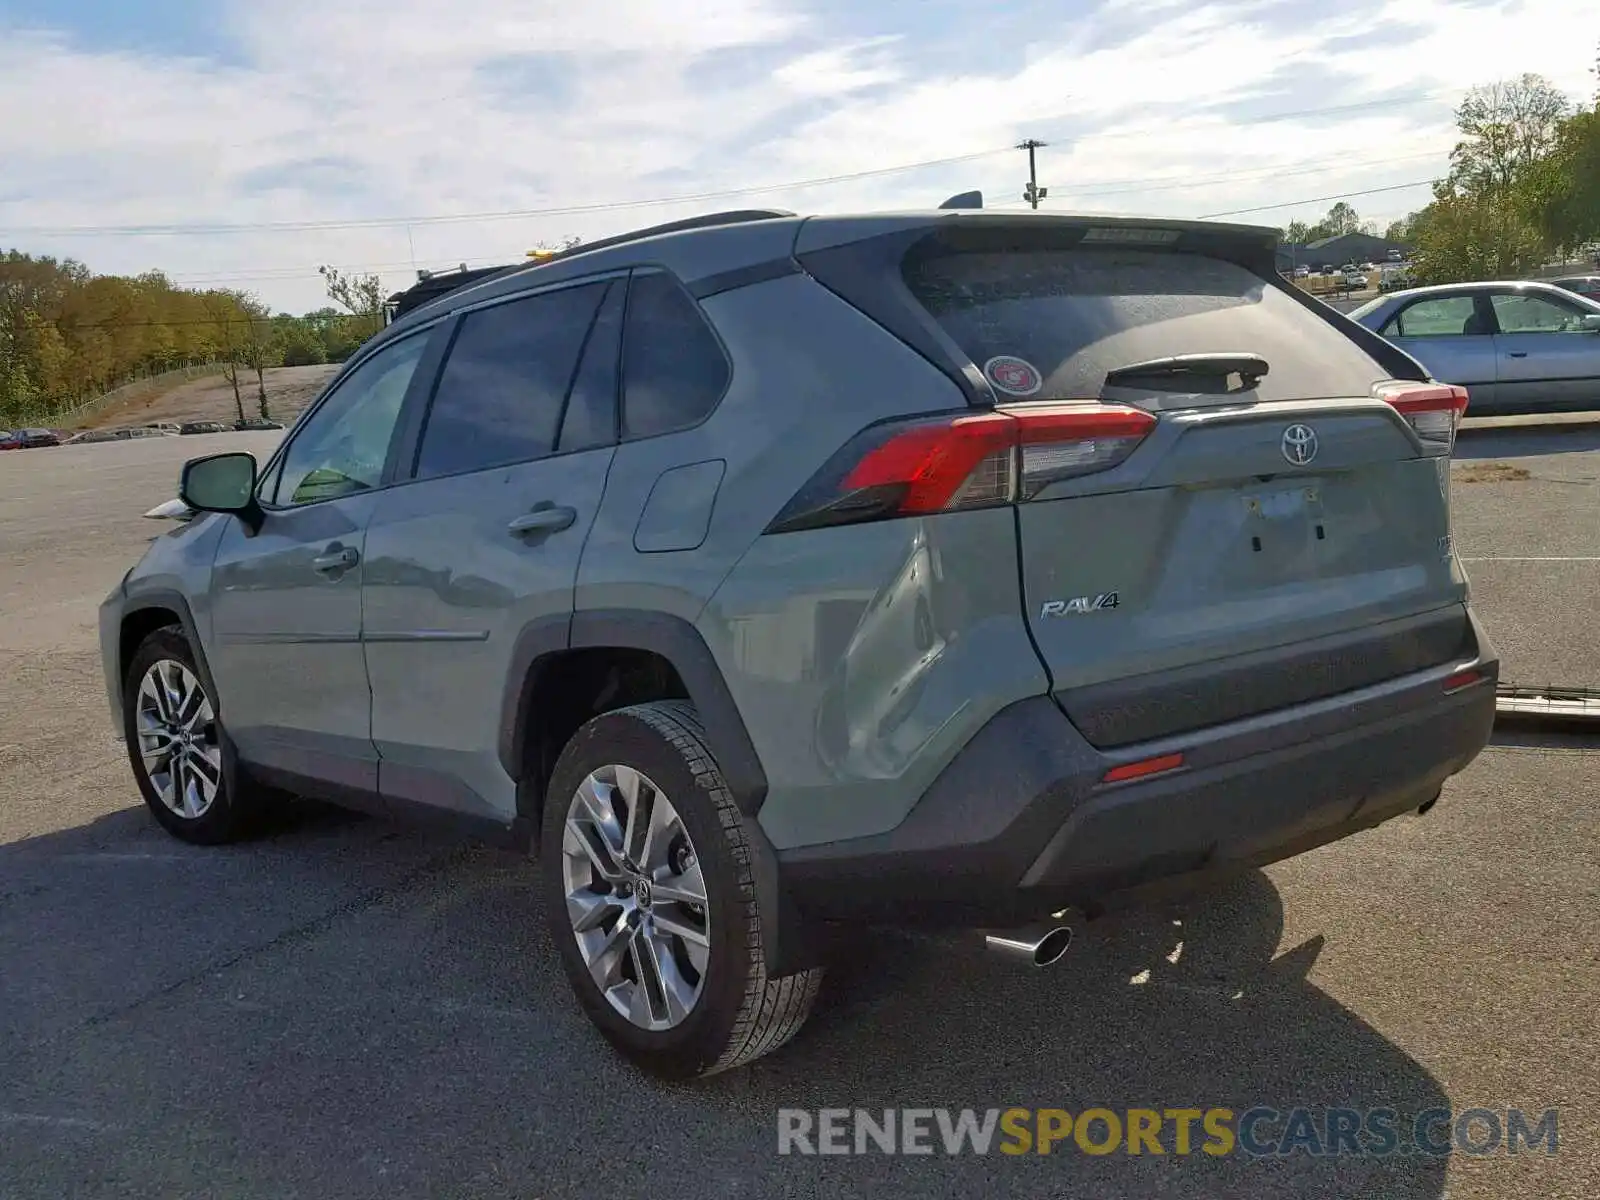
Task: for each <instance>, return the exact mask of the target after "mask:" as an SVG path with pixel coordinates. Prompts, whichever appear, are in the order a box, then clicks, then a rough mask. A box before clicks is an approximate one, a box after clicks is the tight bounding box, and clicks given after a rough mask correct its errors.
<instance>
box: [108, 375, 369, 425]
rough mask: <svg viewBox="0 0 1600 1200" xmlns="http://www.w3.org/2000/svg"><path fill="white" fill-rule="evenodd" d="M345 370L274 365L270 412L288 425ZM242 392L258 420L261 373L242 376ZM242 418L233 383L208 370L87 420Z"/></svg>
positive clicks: (267, 378) (267, 380)
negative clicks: (187, 380)
mask: <svg viewBox="0 0 1600 1200" xmlns="http://www.w3.org/2000/svg"><path fill="white" fill-rule="evenodd" d="M338 369H339V365H338V364H337V363H327V364H324V365H321V366H315V367H269V368H268V369H267V370H266V371H265V372H263V377H262V381H261V382H262V384H264V385H265V387H266V391H267V411H268V412H269V413H270V414H271V416H272V419H273V420H274V421H282V422H283V423H284V424H285V425H287V424H289V423H290V422H292V421H293V420H294V418H295V417H297V416H299V415H300V410H301V409H303V408H304V407H305V406H306V405H307V404H309V403H311V401H312V400H313V399H315V398H316V396H317V393H319V392H320V391H322V388H323V385H324V384H326V383H327V382H328V380H329V379H331V378H333V374H334V372H335V371H337V370H338ZM239 396H240V398H241V399H242V400H243V401H244V415H245V416H246V417H249V418H251V419H252V420H254V419H255V418H256V417H259V416H260V415H261V409H260V402H259V394H258V389H257V385H256V377H255V372H253V371H243V372H241V373H240V375H239ZM238 419H239V408H238V405H237V404H235V402H234V399H233V387H232V385H231V384H229V383H228V381H227V379H225V378H224V377H223V376H222V375H207V376H205V377H204V378H201V379H194V380H191V381H190V382H188V383H184V384H179V385H178V386H177V387H175V388H173V389H172V390H171V391H169V392H162V393H160V394H158V395H155V396H149V397H142V398H139V399H136V400H131V401H129V402H127V403H125V404H118V405H117V406H116V407H114V408H108V409H106V410H105V411H104V412H99V413H96V414H95V415H94V417H93V418H92V419H91V420H89V421H86V422H85V423H84V426H83V428H85V429H113V428H118V427H121V426H124V425H149V424H154V423H155V422H157V421H174V422H177V423H178V424H182V423H183V422H185V421H225V422H227V423H228V424H229V425H231V424H233V422H235V421H237V420H238Z"/></svg>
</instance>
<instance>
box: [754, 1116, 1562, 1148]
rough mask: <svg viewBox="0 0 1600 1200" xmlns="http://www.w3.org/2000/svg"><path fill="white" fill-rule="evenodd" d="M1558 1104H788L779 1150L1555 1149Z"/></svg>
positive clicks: (780, 1122) (781, 1120)
mask: <svg viewBox="0 0 1600 1200" xmlns="http://www.w3.org/2000/svg"><path fill="white" fill-rule="evenodd" d="M1558 1115H1559V1114H1558V1111H1557V1110H1556V1109H1553V1108H1552V1109H1546V1110H1544V1111H1543V1112H1540V1113H1530V1112H1524V1111H1523V1110H1521V1109H1516V1108H1512V1109H1489V1108H1467V1109H1462V1110H1460V1111H1454V1110H1451V1109H1447V1108H1432V1109H1425V1110H1423V1111H1422V1112H1419V1113H1416V1114H1415V1115H1412V1116H1405V1117H1402V1116H1401V1115H1400V1114H1399V1113H1398V1112H1397V1111H1396V1110H1395V1109H1392V1108H1367V1109H1356V1108H1292V1109H1282V1110H1280V1109H1275V1108H1269V1107H1265V1106H1257V1107H1254V1108H1249V1109H1245V1110H1243V1111H1236V1110H1234V1109H1231V1108H1160V1109H1157V1108H1128V1109H1120V1110H1112V1109H1109V1108H1089V1109H1084V1110H1083V1111H1081V1112H1078V1113H1072V1112H1069V1111H1067V1110H1066V1109H1061V1108H1007V1109H999V1108H989V1109H971V1108H963V1109H949V1108H902V1109H889V1108H886V1109H862V1108H856V1109H851V1108H823V1109H802V1108H783V1109H779V1110H778V1153H779V1154H941V1153H942V1154H946V1155H952V1156H953V1155H958V1154H990V1153H993V1152H995V1151H998V1152H999V1153H1001V1154H1011V1155H1018V1154H1053V1153H1081V1154H1091V1155H1105V1154H1119V1153H1120V1154H1171V1155H1177V1156H1185V1155H1190V1154H1208V1155H1211V1156H1213V1157H1221V1156H1223V1155H1231V1154H1242V1155H1246V1156H1249V1157H1253V1158H1266V1157H1269V1156H1276V1157H1288V1156H1292V1155H1297V1154H1304V1155H1307V1156H1310V1157H1313V1158H1323V1157H1339V1156H1344V1155H1360V1156H1369V1157H1388V1156H1392V1155H1413V1154H1424V1155H1431V1156H1434V1157H1443V1156H1445V1155H1449V1154H1468V1155H1473V1156H1478V1157H1481V1156H1485V1155H1490V1154H1518V1153H1523V1152H1532V1153H1543V1154H1555V1153H1556V1152H1557V1145H1558V1140H1557V1123H1558Z"/></svg>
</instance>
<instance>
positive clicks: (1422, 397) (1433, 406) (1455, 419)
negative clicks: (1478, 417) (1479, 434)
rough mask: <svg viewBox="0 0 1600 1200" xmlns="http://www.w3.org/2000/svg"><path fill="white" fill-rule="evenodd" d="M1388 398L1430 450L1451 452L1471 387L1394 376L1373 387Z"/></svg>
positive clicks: (1384, 397)
mask: <svg viewBox="0 0 1600 1200" xmlns="http://www.w3.org/2000/svg"><path fill="white" fill-rule="evenodd" d="M1372 394H1373V395H1375V396H1376V397H1378V399H1380V400H1387V401H1388V402H1389V403H1390V404H1391V405H1393V406H1394V409H1395V411H1396V412H1398V413H1399V414H1400V415H1401V416H1402V417H1404V418H1405V419H1406V424H1408V425H1410V426H1411V428H1412V429H1413V430H1415V431H1416V435H1417V437H1419V438H1420V439H1422V446H1423V449H1425V450H1426V451H1428V453H1430V454H1449V453H1450V452H1451V450H1453V449H1454V448H1455V444H1456V428H1457V426H1459V425H1460V424H1461V416H1462V414H1463V413H1465V412H1466V411H1467V389H1466V388H1464V387H1456V386H1455V385H1454V384H1449V383H1410V382H1406V381H1403V380H1394V381H1391V382H1389V383H1380V384H1378V385H1377V386H1376V387H1374V388H1373V389H1372Z"/></svg>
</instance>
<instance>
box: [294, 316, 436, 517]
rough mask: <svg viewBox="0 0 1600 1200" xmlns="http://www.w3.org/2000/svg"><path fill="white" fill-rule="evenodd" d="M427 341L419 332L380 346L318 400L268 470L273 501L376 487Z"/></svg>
mask: <svg viewBox="0 0 1600 1200" xmlns="http://www.w3.org/2000/svg"><path fill="white" fill-rule="evenodd" d="M427 344H428V334H426V333H422V334H417V335H416V336H413V337H408V338H405V339H403V340H401V341H398V342H395V343H394V344H392V345H389V346H385V347H384V348H383V349H381V350H379V351H378V352H377V353H376V354H374V355H372V357H371V358H369V359H367V360H366V361H365V362H363V363H362V364H361V365H360V366H358V367H356V368H355V370H353V371H351V372H350V374H349V375H348V376H346V377H345V379H344V380H343V381H342V382H341V383H340V384H339V387H338V390H336V391H335V392H334V393H333V394H332V395H330V396H329V397H328V398H327V399H326V400H324V401H323V402H322V403H321V404H320V405H318V407H317V410H316V411H315V412H313V413H312V414H311V416H310V417H308V418H307V419H306V423H305V424H304V425H302V426H301V427H300V428H299V429H298V430H296V431H295V435H294V441H293V442H291V443H290V444H289V449H288V450H287V451H286V452H285V453H284V455H283V461H282V464H281V465H280V466H279V467H278V468H276V469H275V471H274V474H275V475H276V476H277V478H278V484H277V489H276V492H275V496H276V502H277V503H278V504H280V505H291V504H310V503H312V502H313V501H316V500H329V499H332V498H333V497H335V496H347V495H350V494H351V493H352V492H364V491H367V490H368V489H370V488H375V487H377V486H378V484H379V483H380V482H381V481H382V477H383V464H384V463H385V462H386V461H387V460H388V457H389V441H390V439H391V438H392V437H393V435H394V427H395V424H396V422H397V421H398V420H399V418H400V403H401V401H403V400H404V399H405V397H406V389H407V388H408V387H409V386H410V385H411V376H412V375H413V374H414V373H415V371H416V369H417V362H418V360H420V359H421V358H422V352H423V350H424V348H426V346H427Z"/></svg>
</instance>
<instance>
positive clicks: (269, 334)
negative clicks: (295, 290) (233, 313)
mask: <svg viewBox="0 0 1600 1200" xmlns="http://www.w3.org/2000/svg"><path fill="white" fill-rule="evenodd" d="M239 307H240V309H241V316H242V317H243V318H244V331H243V334H242V335H241V337H240V341H239V348H240V356H241V357H242V358H243V359H244V362H245V365H246V366H248V367H250V368H251V369H252V370H253V371H255V373H256V407H257V409H258V410H259V411H260V413H261V419H262V420H263V421H268V420H271V419H272V414H271V412H269V411H268V409H267V377H266V370H267V368H268V367H275V366H277V365H278V364H279V363H280V362H282V361H283V357H282V356H283V347H282V343H281V342H280V341H279V340H278V336H277V329H276V327H275V326H274V325H273V323H272V317H271V310H269V309H268V308H267V306H266V305H265V304H262V303H261V302H260V301H259V300H257V299H256V298H255V297H254V296H249V295H241V296H240V297H239ZM240 419H241V420H243V417H241V418H240Z"/></svg>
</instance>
